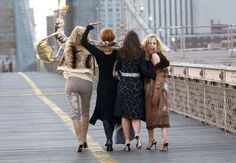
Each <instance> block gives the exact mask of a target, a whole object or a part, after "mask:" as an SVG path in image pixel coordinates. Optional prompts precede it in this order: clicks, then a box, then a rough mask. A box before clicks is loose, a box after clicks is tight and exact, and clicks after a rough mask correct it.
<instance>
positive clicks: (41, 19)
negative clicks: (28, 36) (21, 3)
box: [29, 0, 65, 40]
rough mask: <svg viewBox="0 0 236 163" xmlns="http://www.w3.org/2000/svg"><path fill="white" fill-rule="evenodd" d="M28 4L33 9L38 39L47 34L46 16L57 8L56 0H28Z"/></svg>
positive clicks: (61, 1)
mask: <svg viewBox="0 0 236 163" xmlns="http://www.w3.org/2000/svg"><path fill="white" fill-rule="evenodd" d="M60 3H62V4H63V3H65V0H64V1H63V0H60ZM29 5H30V7H31V8H33V9H34V19H35V24H36V26H35V28H36V29H35V30H36V40H39V39H41V38H44V37H46V36H47V25H46V16H48V15H52V14H53V11H54V10H55V9H57V8H58V0H30V4H29Z"/></svg>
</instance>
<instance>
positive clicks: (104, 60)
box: [81, 26, 118, 125]
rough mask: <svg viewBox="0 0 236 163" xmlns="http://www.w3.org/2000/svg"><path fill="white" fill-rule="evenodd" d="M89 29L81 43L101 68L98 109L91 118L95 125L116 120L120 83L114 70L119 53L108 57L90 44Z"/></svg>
mask: <svg viewBox="0 0 236 163" xmlns="http://www.w3.org/2000/svg"><path fill="white" fill-rule="evenodd" d="M89 27H90V26H88V27H87V28H86V30H85V32H84V34H83V36H82V40H81V43H82V45H83V46H84V47H85V48H86V49H87V50H88V51H89V52H90V53H91V54H92V55H93V56H94V57H95V58H96V61H97V64H98V68H99V79H98V86H97V100H96V107H95V110H94V112H93V115H92V117H91V118H90V123H91V124H93V125H94V124H95V123H96V121H97V120H98V119H100V120H104V119H107V120H109V121H114V120H116V118H115V117H114V115H113V112H114V106H115V100H116V93H117V84H118V81H117V80H116V79H115V78H114V77H113V75H112V70H113V65H114V63H115V61H116V55H117V51H116V50H113V52H112V53H111V54H110V55H106V54H105V53H104V52H103V51H102V50H100V49H98V48H97V47H95V46H94V45H92V44H90V43H88V41H87V36H88V33H89V30H91V29H92V28H89Z"/></svg>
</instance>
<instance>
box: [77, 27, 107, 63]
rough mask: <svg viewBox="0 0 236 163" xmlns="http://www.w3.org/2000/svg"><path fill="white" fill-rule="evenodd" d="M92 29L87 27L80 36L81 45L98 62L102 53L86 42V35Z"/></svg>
mask: <svg viewBox="0 0 236 163" xmlns="http://www.w3.org/2000/svg"><path fill="white" fill-rule="evenodd" d="M92 29H94V27H93V26H92V25H88V26H87V28H86V30H85V32H84V34H83V36H82V39H81V44H82V45H83V46H84V47H85V48H86V49H87V50H88V51H89V52H90V53H91V54H92V55H93V56H94V57H95V58H96V60H97V61H99V60H100V58H101V55H102V54H103V52H102V51H101V50H99V49H98V48H97V47H95V46H94V45H92V44H90V43H89V42H88V34H89V31H90V30H92Z"/></svg>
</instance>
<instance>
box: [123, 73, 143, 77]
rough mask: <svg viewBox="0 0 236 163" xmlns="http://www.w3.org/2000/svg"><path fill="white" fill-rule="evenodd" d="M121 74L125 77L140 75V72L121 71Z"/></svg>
mask: <svg viewBox="0 0 236 163" xmlns="http://www.w3.org/2000/svg"><path fill="white" fill-rule="evenodd" d="M121 76H124V77H140V73H126V72H121Z"/></svg>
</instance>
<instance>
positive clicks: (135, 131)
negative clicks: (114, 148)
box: [132, 119, 142, 149]
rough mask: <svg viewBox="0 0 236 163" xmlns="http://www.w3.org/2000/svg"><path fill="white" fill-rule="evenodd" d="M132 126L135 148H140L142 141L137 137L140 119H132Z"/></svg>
mask: <svg viewBox="0 0 236 163" xmlns="http://www.w3.org/2000/svg"><path fill="white" fill-rule="evenodd" d="M132 126H133V128H134V135H135V139H136V148H137V149H141V148H142V142H141V141H140V138H139V133H140V126H141V120H140V119H133V120H132Z"/></svg>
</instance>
